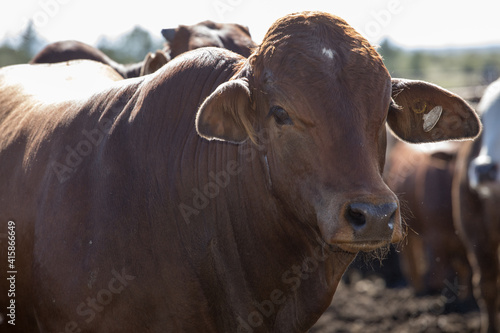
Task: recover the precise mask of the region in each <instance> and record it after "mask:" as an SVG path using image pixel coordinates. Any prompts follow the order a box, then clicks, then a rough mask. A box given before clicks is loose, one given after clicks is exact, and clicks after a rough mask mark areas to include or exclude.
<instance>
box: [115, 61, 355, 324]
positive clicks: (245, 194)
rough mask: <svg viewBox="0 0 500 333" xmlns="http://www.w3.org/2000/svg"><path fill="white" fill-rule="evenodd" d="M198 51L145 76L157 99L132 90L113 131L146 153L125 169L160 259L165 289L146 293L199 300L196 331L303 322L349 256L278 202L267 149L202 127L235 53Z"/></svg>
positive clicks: (310, 320)
mask: <svg viewBox="0 0 500 333" xmlns="http://www.w3.org/2000/svg"><path fill="white" fill-rule="evenodd" d="M204 55H205V56H206V59H204V62H203V63H201V64H197V65H196V66H195V65H189V64H188V63H183V62H182V61H179V60H177V61H173V62H172V63H169V64H168V65H167V66H165V67H168V69H167V70H165V69H162V70H160V73H159V74H158V75H155V76H154V78H152V79H151V78H150V79H146V80H145V82H144V84H145V85H149V88H148V89H146V91H148V94H149V96H148V97H149V100H155V106H156V108H149V109H148V108H146V107H142V108H140V107H138V106H140V105H141V103H142V101H141V98H142V96H141V94H140V93H136V94H135V95H134V96H133V99H136V100H135V101H134V102H135V103H130V105H132V104H135V105H136V107H135V108H134V109H129V110H127V109H125V110H124V113H123V114H122V115H121V116H120V117H119V119H118V120H117V123H116V124H115V128H114V132H112V134H111V137H112V136H113V135H114V136H115V137H116V140H115V143H116V144H119V142H120V141H121V142H123V140H126V141H128V142H130V144H131V145H133V147H134V148H133V150H134V151H138V152H144V154H143V155H142V158H140V159H137V158H134V157H131V160H130V161H129V163H130V164H129V165H128V167H129V168H130V170H129V171H128V173H129V174H133V175H135V176H137V177H139V178H140V181H137V183H138V184H144V186H143V187H141V188H137V189H136V191H137V193H138V194H139V193H140V196H141V197H143V198H145V199H144V204H145V205H146V206H147V208H148V216H149V217H150V221H151V222H150V224H151V230H154V235H153V237H152V238H151V242H150V244H149V246H151V247H152V251H153V253H155V254H156V255H158V256H159V257H160V258H159V259H158V258H157V260H158V261H157V264H158V265H162V266H163V268H161V269H158V271H161V272H162V274H163V275H162V277H161V278H162V279H163V280H164V281H165V286H166V287H165V289H164V290H161V291H159V290H155V291H154V295H155V297H163V298H164V299H167V300H168V299H169V298H172V295H171V294H169V293H174V292H175V295H177V296H176V299H179V294H182V293H184V296H182V297H183V298H182V299H185V300H186V301H185V302H186V303H189V302H190V300H193V302H197V304H196V306H198V305H199V304H202V305H203V304H206V306H202V305H199V308H198V309H199V310H198V311H199V312H197V313H194V312H193V313H184V314H183V316H184V318H186V319H187V320H195V319H196V322H197V323H198V324H196V325H197V327H198V328H199V329H200V331H205V332H212V331H213V332H215V331H216V329H215V327H218V328H219V329H220V328H221V327H224V330H223V331H224V332H236V331H239V330H240V331H241V330H242V329H243V331H244V329H247V331H248V330H249V329H250V328H251V329H253V331H254V332H305V331H307V330H308V329H309V328H310V327H311V326H312V325H313V324H314V323H315V322H316V320H317V319H318V318H319V317H320V316H321V314H322V313H323V312H324V311H325V310H326V308H327V307H328V306H329V305H330V302H331V299H332V297H333V294H334V292H335V289H336V287H337V285H338V283H339V280H340V278H341V276H342V274H343V272H344V271H345V269H346V268H347V266H348V265H349V264H350V262H351V261H352V260H353V259H354V257H355V254H352V253H347V252H343V251H341V250H340V249H338V248H337V247H335V246H330V245H327V244H325V243H324V241H322V240H321V239H320V238H318V236H317V233H315V232H314V231H313V230H312V229H311V228H307V227H305V226H304V224H301V223H299V222H298V221H297V219H296V218H295V217H294V216H293V215H291V214H290V213H287V211H285V209H284V208H283V207H282V206H281V204H280V202H279V200H277V198H276V197H275V195H274V193H273V189H272V182H270V178H269V174H268V172H269V169H268V165H267V162H266V153H265V149H263V148H262V147H261V146H258V145H255V144H254V143H252V142H250V140H247V141H245V142H244V143H243V144H239V145H238V144H232V143H227V142H220V141H207V140H204V139H202V138H201V137H199V136H198V134H197V133H196V131H195V127H194V123H195V112H196V109H197V107H198V105H199V104H200V103H201V102H202V101H203V100H204V99H205V98H206V97H207V96H208V95H209V94H210V93H211V92H212V91H213V90H215V88H216V87H217V86H218V85H219V84H220V83H222V82H224V81H226V80H228V79H229V78H231V77H232V76H233V75H234V73H235V72H236V70H237V69H236V67H237V63H238V61H241V59H238V58H236V59H229V60H227V59H226V60H224V59H222V58H219V59H216V58H211V54H210V52H208V53H204ZM214 68H215V70H214ZM200 73H205V74H207V73H210V74H207V75H203V74H200ZM147 80H151V81H149V82H148V81H147ZM155 80H156V81H155ZM193 81H194V82H196V84H195V85H193ZM164 91H170V93H169V94H165V93H163V92H164ZM153 95H154V96H153ZM187 96H196V97H195V98H192V97H191V98H188V97H187ZM197 96H199V99H197ZM159 106H163V107H159ZM152 109H155V110H156V111H157V112H156V114H153V113H151V112H150V111H149V110H152ZM179 110H183V112H179ZM144 133H146V135H144ZM138 134H141V135H138ZM124 136H125V137H124ZM112 146H113V140H111V141H110V148H109V149H113V148H112ZM144 166H146V168H144ZM180 271H182V272H181V273H180ZM179 274H181V275H182V276H183V277H184V280H183V281H179V280H178V278H176V277H177V276H179ZM186 281H191V284H190V290H187V288H186V286H185V284H184V283H185V282H186ZM202 318H203V319H202ZM174 322H175V320H173V321H172V325H174ZM175 325H177V326H172V327H171V328H172V329H173V331H183V330H188V329H186V327H184V326H182V324H181V323H180V320H177V324H175ZM193 325H195V324H193ZM190 327H192V326H190Z"/></svg>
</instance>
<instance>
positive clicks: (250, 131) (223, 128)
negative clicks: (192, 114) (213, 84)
mask: <svg viewBox="0 0 500 333" xmlns="http://www.w3.org/2000/svg"><path fill="white" fill-rule="evenodd" d="M251 105H252V104H251V93H250V88H249V85H248V81H246V80H245V79H234V80H230V81H227V82H224V83H222V84H221V85H220V86H218V87H217V89H216V90H215V91H214V92H213V93H212V94H211V95H210V96H208V97H207V99H205V101H204V102H203V104H201V106H200V108H199V109H198V114H197V115H196V131H197V132H198V134H199V135H200V136H201V137H203V138H205V139H207V140H221V141H230V142H233V143H242V142H243V141H245V140H246V139H248V138H249V137H250V139H251V140H252V141H255V131H254V127H253V124H252V123H253V121H252V117H251V116H252V114H253V112H252V106H251Z"/></svg>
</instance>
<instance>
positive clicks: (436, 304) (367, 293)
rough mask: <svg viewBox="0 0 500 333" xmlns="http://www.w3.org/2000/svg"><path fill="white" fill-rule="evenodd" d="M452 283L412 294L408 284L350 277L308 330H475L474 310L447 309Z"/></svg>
mask: <svg viewBox="0 0 500 333" xmlns="http://www.w3.org/2000/svg"><path fill="white" fill-rule="evenodd" d="M455 287H456V288H455ZM455 287H454V286H453V284H450V285H449V288H445V289H444V290H443V292H442V293H441V294H440V295H436V296H424V297H416V296H415V295H414V293H413V291H412V290H411V289H410V288H409V287H398V288H387V287H386V283H385V281H384V280H383V279H382V278H380V277H371V278H368V279H367V278H364V279H361V278H358V279H356V278H354V281H351V282H350V284H346V283H345V282H342V283H341V284H340V285H339V288H338V289H337V292H336V293H335V296H334V297H333V301H332V304H331V306H330V307H329V308H328V310H327V311H326V312H325V313H324V314H323V316H322V317H321V318H320V319H319V320H318V322H317V323H316V325H315V326H314V327H313V328H312V329H311V330H310V333H327V332H328V333H333V332H335V333H357V332H360V333H361V332H362V333H371V332H373V333H382V332H397V333H408V332H411V333H416V332H422V333H423V332H425V333H434V332H457V333H467V332H478V331H479V313H478V312H477V310H471V311H468V312H465V313H457V312H451V311H449V310H450V309H449V308H450V305H452V304H453V303H454V302H453V301H454V300H455V297H454V292H453V290H454V289H455V290H458V289H459V288H460V286H458V287H457V286H455Z"/></svg>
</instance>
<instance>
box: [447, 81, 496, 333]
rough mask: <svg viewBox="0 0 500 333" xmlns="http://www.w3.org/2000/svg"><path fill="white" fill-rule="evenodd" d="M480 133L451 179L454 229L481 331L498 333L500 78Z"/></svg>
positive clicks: (482, 107)
mask: <svg viewBox="0 0 500 333" xmlns="http://www.w3.org/2000/svg"><path fill="white" fill-rule="evenodd" d="M478 110H479V113H480V115H481V119H482V122H483V126H484V130H483V133H482V135H481V137H480V138H479V139H478V140H476V141H474V142H470V143H466V144H464V147H463V148H462V149H461V151H460V153H459V157H458V161H457V171H456V176H455V179H454V180H453V211H454V212H453V213H454V218H455V225H456V228H457V230H458V231H459V234H460V236H461V238H462V239H463V241H464V243H465V245H466V247H467V250H468V258H469V261H470V263H471V266H472V268H473V272H474V277H473V284H474V287H475V290H474V292H475V296H476V298H477V299H478V303H479V306H480V308H481V317H482V318H481V330H482V332H498V329H499V327H498V318H497V316H498V306H499V304H498V299H499V295H498V293H499V289H498V279H499V270H498V260H499V257H498V245H499V240H500V206H499V202H500V175H499V172H498V168H499V163H500V134H499V132H498V126H499V125H500V80H497V81H496V82H494V83H493V84H491V85H490V86H489V87H488V89H487V90H486V92H485V95H484V96H483V98H482V99H481V102H480V104H479V106H478Z"/></svg>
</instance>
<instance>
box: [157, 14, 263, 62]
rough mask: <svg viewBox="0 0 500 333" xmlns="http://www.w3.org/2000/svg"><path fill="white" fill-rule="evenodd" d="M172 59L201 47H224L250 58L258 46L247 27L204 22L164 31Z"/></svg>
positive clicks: (162, 32)
mask: <svg viewBox="0 0 500 333" xmlns="http://www.w3.org/2000/svg"><path fill="white" fill-rule="evenodd" d="M161 34H162V35H163V37H164V38H165V40H166V41H167V48H168V49H169V52H170V55H171V57H172V58H174V57H177V56H178V55H179V54H181V53H184V52H187V51H189V50H194V49H197V48H200V47H207V46H214V47H222V48H226V49H228V50H231V51H233V52H236V53H238V54H241V55H242V56H244V57H248V56H250V54H251V53H252V50H253V49H254V48H255V47H256V46H257V44H255V42H254V41H253V40H252V37H251V36H250V31H249V30H248V28H247V27H244V26H242V25H239V24H234V23H216V22H213V21H203V22H200V23H197V24H195V25H179V26H178V27H177V28H175V29H163V30H162V31H161Z"/></svg>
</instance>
